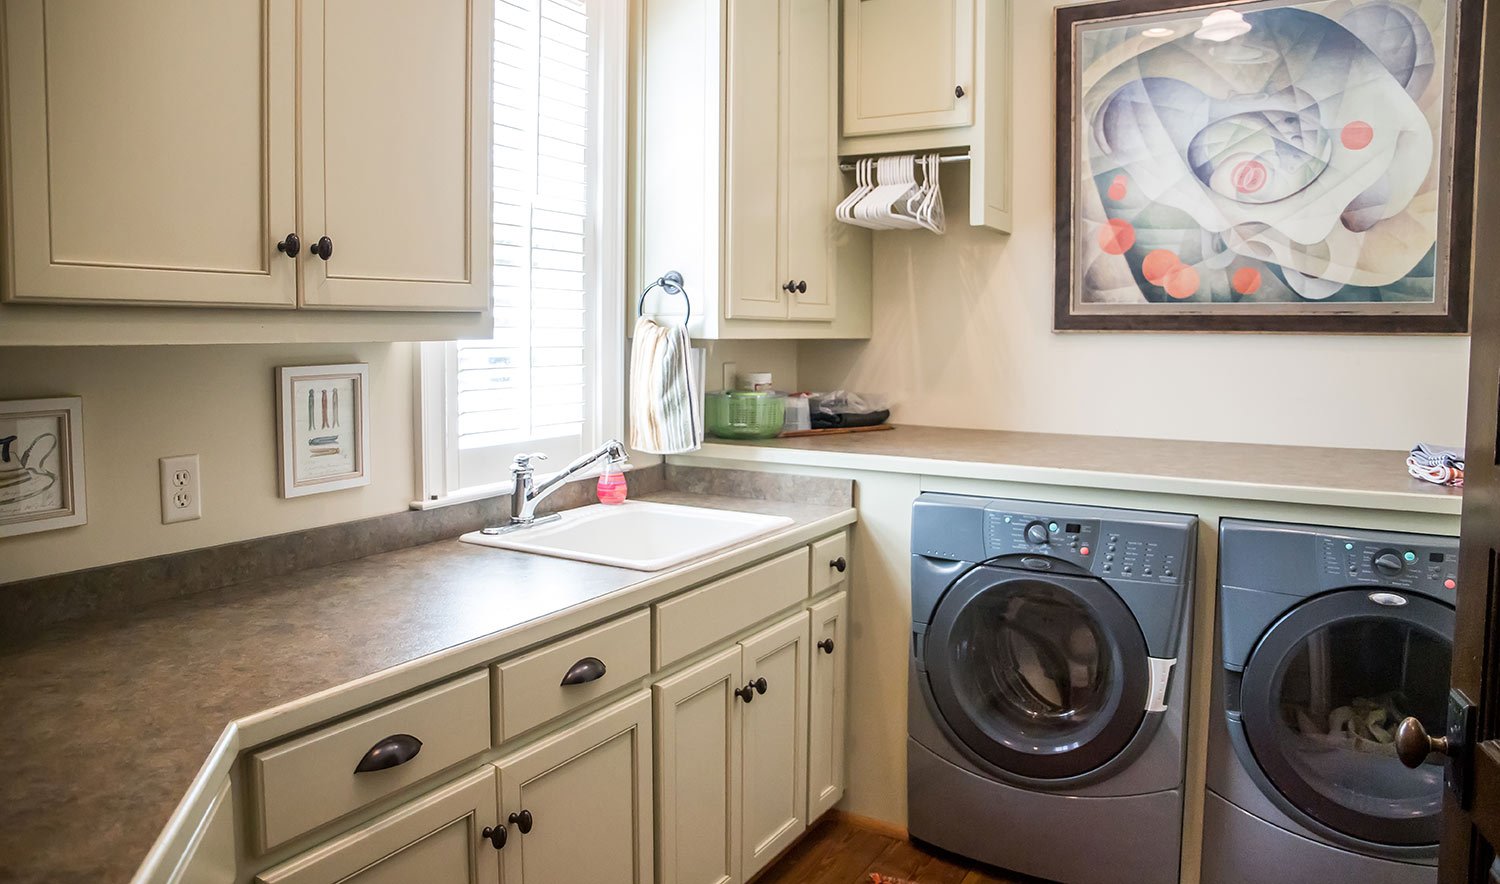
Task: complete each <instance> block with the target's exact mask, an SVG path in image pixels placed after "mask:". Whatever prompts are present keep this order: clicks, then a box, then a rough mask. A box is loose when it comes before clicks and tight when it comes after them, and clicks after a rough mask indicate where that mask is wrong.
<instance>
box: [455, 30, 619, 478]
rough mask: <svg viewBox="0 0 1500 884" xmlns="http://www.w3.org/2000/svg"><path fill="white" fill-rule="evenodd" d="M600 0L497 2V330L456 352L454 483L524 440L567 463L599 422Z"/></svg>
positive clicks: (483, 474)
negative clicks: (490, 337) (483, 339)
mask: <svg viewBox="0 0 1500 884" xmlns="http://www.w3.org/2000/svg"><path fill="white" fill-rule="evenodd" d="M602 2H604V3H608V2H614V0H602ZM600 3H601V0H592V2H591V0H496V2H495V65H494V84H493V90H494V91H493V106H494V121H493V175H494V242H495V250H494V286H493V292H494V315H495V333H494V339H493V340H490V341H467V342H461V343H459V344H458V345H457V347H456V350H455V351H454V352H453V353H452V355H451V356H450V362H449V366H448V367H449V370H450V371H451V372H453V373H454V374H453V376H454V377H455V378H456V380H455V381H454V382H453V384H452V387H451V389H450V392H449V401H450V411H451V412H452V414H450V427H449V429H450V432H451V434H452V435H454V436H455V437H456V440H452V441H453V442H454V445H455V446H456V448H457V455H456V464H454V466H455V467H456V470H457V472H458V474H459V475H458V477H456V480H455V479H453V478H450V480H449V481H448V482H447V485H448V487H449V490H452V488H454V487H468V486H474V485H481V484H487V483H493V482H499V481H502V480H503V479H505V478H506V477H507V473H506V467H507V465H508V464H509V461H510V459H511V458H512V457H513V456H514V455H515V454H516V453H519V452H521V451H528V452H529V451H542V452H546V453H547V454H549V455H550V456H551V457H552V458H553V463H552V464H551V466H553V467H554V468H555V467H560V466H561V465H562V464H561V463H557V461H559V460H565V459H567V458H571V457H574V456H576V455H577V454H579V453H581V452H582V451H583V450H584V448H585V447H590V446H592V444H594V441H595V438H594V437H595V436H596V435H597V433H598V431H599V428H598V427H596V426H594V424H595V423H597V415H598V411H599V408H598V402H597V401H596V399H597V396H598V392H599V391H598V390H596V389H593V388H594V387H595V386H596V384H594V383H591V379H593V378H595V377H596V369H597V364H598V358H599V353H598V352H597V350H598V348H597V346H595V343H596V342H597V341H598V334H599V322H600V317H599V315H598V314H599V312H600V306H599V305H600V298H599V291H600V289H601V273H600V272H599V268H600V255H599V252H600V243H599V242H598V239H599V237H598V236H597V233H596V232H597V230H598V229H599V228H598V221H599V207H600V203H601V199H600V171H601V166H602V164H601V163H600V160H599V158H600V156H601V144H600V141H601V138H600V134H601V133H600V128H601V126H600V124H599V121H600V120H601V119H602V117H601V114H600V110H601V108H599V107H598V103H599V101H600V95H601V94H603V93H604V90H602V89H599V88H597V87H598V84H599V82H600V80H599V59H598V57H597V56H598V55H599V51H598V46H597V44H598V43H599V42H600V40H599V36H598V35H599V33H600V29H599V22H598V21H597V20H596V19H597V18H598V17H599V15H600V13H599V12H598V11H597V7H599V5H600ZM605 146H606V147H607V146H608V145H605ZM615 186H620V185H619V184H618V182H616V184H615ZM452 460H453V458H450V463H451V462H452Z"/></svg>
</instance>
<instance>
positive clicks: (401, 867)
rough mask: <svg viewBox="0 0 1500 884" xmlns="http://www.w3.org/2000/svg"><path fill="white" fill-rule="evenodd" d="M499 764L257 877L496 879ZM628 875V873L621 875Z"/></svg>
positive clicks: (310, 881)
mask: <svg viewBox="0 0 1500 884" xmlns="http://www.w3.org/2000/svg"><path fill="white" fill-rule="evenodd" d="M496 825H498V823H497V820H496V812H495V772H494V770H493V769H492V768H488V767H486V768H484V769H483V770H481V771H478V772H477V773H473V774H470V775H469V776H466V777H464V778H463V779H461V780H459V781H457V782H455V783H453V784H452V785H449V786H445V787H443V788H441V789H438V790H437V791H436V792H432V793H429V794H427V795H424V796H423V797H421V798H418V799H416V800H415V801H413V802H411V803H410V804H407V805H405V806H403V807H401V808H399V809H397V810H395V811H393V812H392V813H390V814H388V815H386V816H384V817H381V818H379V819H376V820H375V821H373V822H370V823H367V824H366V825H364V826H361V827H360V828H358V829H355V830H354V831H352V832H350V833H349V834H347V835H344V836H342V837H340V838H336V839H334V840H333V841H330V842H328V843H327V844H324V845H322V846H320V847H316V848H313V849H312V850H310V851H308V852H307V853H304V854H302V855H301V856H299V857H297V858H295V859H292V860H290V861H288V862H286V863H283V864H281V865H279V866H276V867H275V868H273V869H271V870H270V871H266V872H262V873H261V874H260V875H258V876H257V877H256V879H255V880H256V881H258V882H260V884H410V882H413V881H421V882H423V884H494V882H495V881H496V880H497V879H498V877H499V874H500V863H499V859H500V857H499V854H498V853H496V851H495V849H494V848H493V847H492V846H490V842H489V841H487V840H485V838H484V836H483V833H484V831H485V830H486V829H488V828H492V827H494V826H496ZM622 880H623V879H622Z"/></svg>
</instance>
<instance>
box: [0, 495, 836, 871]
mask: <svg viewBox="0 0 1500 884" xmlns="http://www.w3.org/2000/svg"><path fill="white" fill-rule="evenodd" d="M645 499H648V500H655V501H659V502H664V503H686V504H691V505H694V506H703V507H713V508H719V509H734V510H741V511H747V512H759V513H766V514H771V515H782V516H789V517H791V518H792V519H793V520H794V522H793V524H792V525H791V526H790V527H788V528H786V529H783V530H781V531H779V532H777V533H776V534H772V535H769V536H767V537H765V538H762V539H758V540H755V541H752V542H750V543H747V544H745V545H744V546H742V547H740V548H738V549H735V550H730V551H726V552H721V553H718V554H715V555H713V556H710V557H706V558H704V559H701V560H698V561H696V562H689V563H687V564H685V565H682V566H680V567H678V568H674V569H671V570H667V571H660V572H655V573H646V572H640V571H629V570H624V569H619V568H610V567H604V566H600V565H590V564H584V563H580V562H573V561H568V560H564V559H556V558H547V557H544V556H539V555H528V554H524V553H516V552H508V551H505V550H499V549H491V548H486V547H481V546H474V545H471V544H466V543H460V542H459V541H457V540H448V541H443V542H439V543H430V544H427V545H424V546H418V547H412V548H409V549H404V550H398V551H395V552H388V553H383V554H380V555H375V556H370V557H368V558H363V559H356V560H354V561H349V562H345V563H342V564H337V565H330V566H326V567H322V568H316V569H313V570H309V571H304V572H300V573H296V574H293V575H290V576H286V577H280V578H275V579H267V580H259V581H255V582H251V583H246V584H241V585H239V586H236V587H233V588H230V589H225V590H219V591H214V592H208V593H201V594H198V595H192V596H186V597H183V598H180V599H176V600H173V601H170V602H163V603H160V604H158V605H155V606H152V607H148V608H146V609H143V610H140V611H139V612H137V613H135V614H133V615H131V616H129V617H126V618H123V619H117V620H115V621H112V622H92V623H78V624H73V625H68V626H63V627H59V628H58V629H57V630H55V631H53V632H49V633H48V634H47V635H45V636H42V637H40V638H39V639H37V640H35V641H33V642H31V643H29V644H26V645H23V646H20V647H16V648H10V649H6V650H4V651H0V709H3V710H4V719H5V725H6V735H5V738H4V739H0V771H4V774H3V776H0V782H3V784H4V785H3V800H0V881H6V882H12V881H14V882H42V881H47V882H53V881H84V880H87V881H127V880H130V878H131V877H132V875H134V874H135V873H136V872H137V869H138V867H140V865H141V863H142V861H143V860H144V859H146V858H147V856H148V853H149V852H150V851H151V849H152V846H153V843H154V842H156V840H157V838H158V835H160V834H161V833H162V831H163V828H164V827H165V826H166V825H167V824H168V822H169V819H171V818H172V817H173V812H174V809H175V808H177V806H178V804H179V802H183V800H184V796H185V795H186V794H188V793H189V791H190V787H191V788H198V782H199V781H201V780H202V779H203V778H204V777H205V776H208V775H209V774H210V773H212V772H213V771H215V770H217V771H221V772H227V771H228V765H229V764H231V763H232V762H233V755H234V754H235V753H237V752H238V751H241V750H243V749H246V748H250V747H252V746H254V745H258V744H261V743H265V742H267V741H268V740H274V739H276V738H278V737H280V736H283V735H285V734H289V733H292V732H295V731H297V730H300V729H304V728H306V727H309V726H312V725H314V724H317V723H318V722H320V721H323V720H327V719H329V718H332V717H336V716H338V715H342V714H347V713H348V712H352V711H354V710H355V709H358V708H360V707H362V706H365V705H369V704H370V703H372V702H375V701H376V700H378V699H380V698H381V697H382V696H391V695H394V694H396V693H401V692H403V691H405V690H412V689H415V688H417V687H420V686H421V685H422V684H423V683H424V679H430V678H431V676H432V674H433V671H434V670H433V669H432V668H431V664H423V663H422V661H424V660H429V659H431V658H433V657H434V656H435V655H437V656H439V657H440V662H441V664H442V665H443V666H444V667H448V666H450V665H451V667H452V669H451V671H453V672H457V671H463V670H466V669H471V668H474V667H477V666H482V665H484V664H485V663H486V662H488V661H489V660H492V659H494V658H496V657H499V656H502V655H508V654H510V653H513V652H516V651H519V650H521V649H522V648H525V647H528V646H530V645H534V644H537V643H540V642H544V641H548V640H550V639H552V638H554V637H556V636H558V635H561V634H563V633H565V632H571V631H573V630H575V629H577V628H581V627H582V626H585V625H587V624H589V623H592V622H596V621H598V620H601V619H605V618H607V617H612V616H615V615H617V614H619V613H622V612H623V611H626V610H630V609H632V608H638V607H640V606H641V605H643V604H648V603H650V602H651V601H654V600H655V599H657V598H660V597H663V596H665V595H669V594H672V593H675V592H677V591H680V590H682V589H685V588H687V587H688V586H691V585H693V584H695V583H698V582H701V581H703V580H705V579H709V578H711V577H713V576H715V575H716V574H718V573H722V572H725V571H729V570H733V569H735V568H738V567H743V565H744V564H748V563H749V562H750V561H754V560H756V559H757V558H761V557H764V556H767V555H770V554H773V553H775V552H777V551H779V550H780V549H785V548H791V547H793V546H795V545H797V544H799V543H802V542H806V541H807V540H810V539H813V538H815V537H816V536H820V535H821V534H824V533H827V532H831V531H834V530H838V529H839V528H840V527H843V526H845V525H848V524H850V523H852V522H853V521H854V511H853V510H852V509H850V508H848V507H847V506H819V505H812V504H801V503H785V502H779V501H766V500H747V499H742V498H729V497H715V496H704V495H698V494H690V493H682V492H668V493H664V494H656V495H649V496H647V497H646V498H645ZM424 665H425V666H427V668H424ZM381 673H389V676H388V677H383V678H377V675H378V674H381ZM351 686H352V687H351ZM320 698H321V699H320ZM226 755H227V756H228V757H227V759H226V758H225V757H224V756H226ZM215 758H217V761H215V760H214V759H215ZM219 775H220V776H222V773H220V774H219ZM211 788H212V789H217V788H218V786H217V784H216V783H215V785H213V786H212V787H211ZM168 868H170V866H168Z"/></svg>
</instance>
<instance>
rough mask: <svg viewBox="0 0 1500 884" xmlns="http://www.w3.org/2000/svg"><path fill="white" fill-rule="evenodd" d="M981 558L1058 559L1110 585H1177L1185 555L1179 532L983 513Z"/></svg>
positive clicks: (1144, 525)
mask: <svg viewBox="0 0 1500 884" xmlns="http://www.w3.org/2000/svg"><path fill="white" fill-rule="evenodd" d="M986 517H987V518H986V532H985V534H986V536H985V552H986V555H988V556H989V557H990V558H995V557H998V556H1004V555H1030V556H1034V557H1038V559H1037V561H1038V565H1037V567H1038V568H1039V569H1041V568H1042V567H1043V566H1044V565H1045V560H1044V559H1041V558H1040V557H1043V556H1045V557H1047V558H1051V559H1062V560H1064V561H1067V562H1070V563H1072V564H1074V565H1077V566H1079V567H1081V568H1084V569H1085V570H1088V571H1091V572H1093V573H1094V574H1096V575H1098V576H1100V577H1103V578H1106V579H1116V580H1135V581H1142V582H1148V583H1165V584H1172V585H1176V584H1179V583H1181V581H1182V578H1183V570H1184V567H1185V566H1184V558H1185V556H1186V554H1187V550H1186V548H1185V546H1186V544H1185V540H1184V538H1183V532H1182V531H1180V530H1171V529H1167V530H1163V528H1162V526H1159V525H1154V524H1148V523H1140V524H1136V523H1123V522H1114V521H1108V520H1100V519H1080V518H1076V517H1062V516H1058V517H1052V516H1049V515H1046V514H1038V513H1035V512H1019V511H1007V510H997V509H991V510H989V511H988V512H987V513H986Z"/></svg>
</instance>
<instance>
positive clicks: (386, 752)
mask: <svg viewBox="0 0 1500 884" xmlns="http://www.w3.org/2000/svg"><path fill="white" fill-rule="evenodd" d="M421 751H422V741H421V740H419V739H417V738H416V737H414V736H412V735H411V734H392V735H391V736H389V737H386V738H385V739H383V740H381V741H380V742H378V743H376V744H375V745H373V746H371V747H370V751H368V752H366V753H365V757H364V758H361V759H360V760H359V764H358V765H357V766H356V767H355V768H354V772H355V773H357V774H358V773H369V772H371V771H375V770H388V769H390V768H393V767H400V766H401V765H403V764H405V763H406V762H408V761H411V760H412V759H413V758H416V757H417V753H418V752H421Z"/></svg>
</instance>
